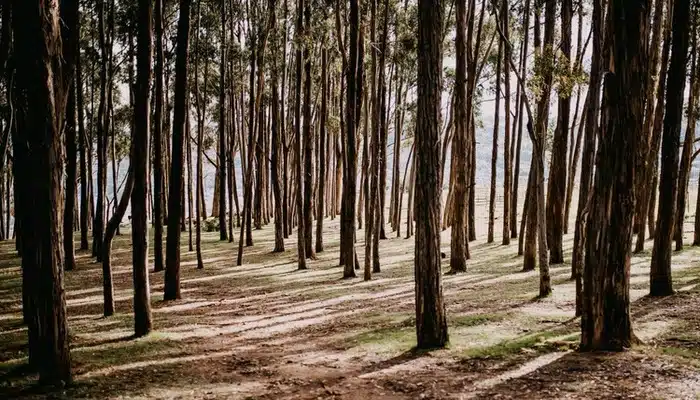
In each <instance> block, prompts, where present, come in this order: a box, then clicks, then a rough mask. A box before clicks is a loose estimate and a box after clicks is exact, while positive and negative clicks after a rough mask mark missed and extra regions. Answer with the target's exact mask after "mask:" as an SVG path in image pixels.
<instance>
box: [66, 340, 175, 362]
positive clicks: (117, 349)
mask: <svg viewBox="0 0 700 400" xmlns="http://www.w3.org/2000/svg"><path fill="white" fill-rule="evenodd" d="M183 346H184V344H182V343H181V342H179V341H174V340H169V339H166V338H165V337H164V336H163V335H161V334H158V333H152V334H150V335H148V336H146V337H143V338H139V339H131V338H125V339H124V340H123V341H116V342H113V343H109V344H107V345H105V347H103V348H99V349H90V350H80V349H74V350H73V353H72V354H73V358H74V360H75V362H76V364H78V365H81V364H83V365H90V366H91V367H97V368H100V367H108V366H113V365H121V364H127V363H130V362H134V361H142V360H148V359H153V358H156V357H159V356H164V355H170V354H172V353H173V352H174V351H177V350H179V349H180V348H182V347H183Z"/></svg>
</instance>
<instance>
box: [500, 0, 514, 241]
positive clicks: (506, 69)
mask: <svg viewBox="0 0 700 400" xmlns="http://www.w3.org/2000/svg"><path fill="white" fill-rule="evenodd" d="M508 11H509V7H508V0H503V2H502V5H501V15H502V16H503V17H502V18H503V22H502V24H503V36H504V39H503V40H504V41H509V40H510V26H509V25H510V22H509V20H510V17H509V13H508ZM503 57H505V59H506V60H510V57H511V56H510V45H507V46H505V49H503ZM503 87H504V89H505V93H504V94H503V101H504V103H505V104H504V112H505V114H506V115H505V126H504V127H503V128H504V133H503V241H502V244H503V245H509V244H510V214H511V209H510V207H511V198H510V196H511V187H512V178H513V177H512V175H511V174H512V168H513V160H511V154H510V146H511V144H510V141H511V138H510V136H511V130H510V128H511V125H510V62H509V61H506V62H504V64H503Z"/></svg>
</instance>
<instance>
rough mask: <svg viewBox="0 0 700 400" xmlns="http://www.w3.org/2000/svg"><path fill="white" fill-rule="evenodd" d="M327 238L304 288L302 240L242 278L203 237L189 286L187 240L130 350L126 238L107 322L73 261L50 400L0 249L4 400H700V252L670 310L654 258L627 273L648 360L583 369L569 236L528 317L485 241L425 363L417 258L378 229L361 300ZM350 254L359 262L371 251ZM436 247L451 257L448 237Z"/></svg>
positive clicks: (527, 287) (95, 292)
mask: <svg viewBox="0 0 700 400" xmlns="http://www.w3.org/2000/svg"><path fill="white" fill-rule="evenodd" d="M690 221H691V218H690V217H689V219H688V223H687V226H686V228H687V230H691V227H690ZM496 222H497V223H496V226H497V228H496V232H500V231H501V228H500V226H501V222H500V221H498V220H497V221H496ZM480 227H481V225H480ZM324 229H325V230H324V232H325V234H324V243H325V251H324V252H322V253H319V254H317V259H316V260H314V261H310V262H309V263H308V266H309V269H308V270H306V271H297V270H296V251H295V248H296V247H295V245H296V236H294V235H293V236H291V237H290V238H289V239H287V240H285V245H286V246H287V251H286V252H284V253H277V254H273V253H271V252H270V250H271V249H272V247H273V239H274V238H273V225H269V226H266V227H264V228H263V230H261V231H254V232H253V234H254V239H255V246H253V247H249V248H246V249H245V252H244V265H243V266H240V267H236V266H235V248H236V247H235V246H234V245H233V244H230V243H224V242H219V241H218V233H216V232H212V233H206V234H204V235H203V243H202V244H203V249H204V250H203V256H204V259H205V268H204V269H203V270H197V269H196V259H195V253H194V252H189V251H188V248H187V233H183V244H184V246H183V247H182V256H183V263H182V271H181V274H182V275H181V278H182V300H179V301H173V302H163V301H162V298H163V295H162V291H163V275H162V273H151V274H150V280H151V291H152V307H153V326H154V333H152V334H150V335H149V336H147V337H145V338H140V339H134V338H133V337H132V333H133V317H132V310H131V307H132V306H131V303H132V289H131V287H132V278H131V245H130V235H129V234H128V233H129V232H128V231H126V230H124V231H125V232H123V233H124V235H123V236H120V237H117V239H116V240H115V243H114V251H113V256H114V262H113V265H114V282H115V300H116V310H117V313H116V315H114V316H112V317H109V318H104V317H102V283H101V282H102V278H101V275H102V270H101V266H100V265H99V264H96V263H94V262H93V261H92V260H91V258H90V257H89V255H88V254H87V253H83V252H79V253H78V254H77V260H78V266H77V269H76V270H75V271H72V272H68V273H66V274H65V277H66V279H65V287H66V298H67V307H68V318H69V321H68V322H69V328H70V338H71V349H72V352H71V356H72V365H73V371H74V382H73V383H72V384H71V385H69V386H68V387H66V388H63V389H60V390H52V391H51V392H48V393H47V392H45V391H44V390H45V389H41V388H39V387H37V386H36V384H35V382H36V376H33V375H31V374H27V372H26V343H27V331H26V328H25V327H23V325H22V323H21V303H20V299H21V294H20V285H21V279H20V270H19V264H20V260H19V259H18V258H17V257H16V256H15V252H14V251H13V249H14V243H12V242H4V243H2V244H0V398H20V397H21V398H44V397H46V396H48V397H53V398H96V399H108V398H113V399H132V398H183V399H184V398H186V399H189V398H234V399H235V398H241V399H369V398H382V399H408V398H421V399H423V398H425V399H469V398H518V399H539V398H557V399H578V398H635V399H659V398H667V399H697V398H700V313H698V310H700V262H698V260H700V248H692V247H686V250H684V251H683V252H680V253H674V256H673V278H674V284H675V288H676V290H677V292H678V293H677V294H676V295H675V296H672V297H668V298H649V297H647V296H646V295H647V293H648V273H649V263H650V258H651V251H650V249H651V247H652V243H651V242H647V246H646V247H647V249H649V250H647V251H646V252H644V253H642V254H640V255H635V256H634V257H633V259H632V271H631V296H632V301H633V302H632V306H631V308H632V312H633V316H634V317H633V318H634V330H635V333H636V335H637V336H638V337H639V338H640V339H641V340H642V341H643V344H642V345H639V346H637V347H635V348H634V349H632V350H629V351H625V352H622V353H598V354H586V353H578V352H577V351H576V348H577V345H578V342H579V324H580V321H579V320H578V319H575V318H573V316H574V283H573V282H572V281H571V280H570V279H569V278H570V275H571V272H570V269H571V266H570V264H569V262H570V253H571V246H572V235H571V234H569V235H567V236H566V241H565V249H566V260H567V263H565V264H562V265H555V266H552V268H551V274H552V283H553V288H554V290H553V294H552V296H551V297H549V298H546V299H543V300H537V299H535V297H536V295H537V291H538V272H537V271H534V272H527V273H523V272H521V268H522V258H521V257H517V256H516V254H517V240H515V241H513V242H512V244H511V245H509V246H501V245H500V244H486V243H485V242H486V240H485V237H479V239H478V240H477V241H475V242H473V243H472V244H471V251H472V259H471V260H470V261H469V266H468V272H467V273H464V274H460V275H450V276H448V275H444V276H443V285H444V296H445V302H446V305H447V315H448V323H449V335H450V345H449V347H448V348H446V349H444V350H436V351H431V352H419V351H415V350H414V349H413V347H414V345H415V327H414V326H415V317H414V315H415V314H414V281H413V245H414V240H413V239H410V240H406V239H404V238H395V234H394V233H392V232H391V231H390V230H389V229H387V236H389V237H390V239H387V240H382V241H381V243H380V254H381V261H382V272H381V273H379V274H375V275H374V276H373V279H372V280H371V281H369V282H364V281H363V280H362V278H361V277H360V276H361V273H359V272H360V271H358V278H355V279H342V278H341V277H342V269H341V268H339V267H338V266H337V264H338V231H339V225H338V219H336V220H333V221H331V220H326V221H325V228H324ZM403 230H405V226H404V227H402V231H403ZM483 232H485V229H481V230H480V233H483ZM691 235H692V232H690V231H688V232H686V237H690V236H691ZM357 237H358V239H359V241H358V251H359V256H360V260H362V259H363V252H364V250H363V240H362V238H363V237H364V234H363V233H359V234H358V235H357ZM497 237H499V238H500V234H497ZM237 239H238V232H236V245H237ZM442 243H443V245H442V246H443V251H445V252H446V253H449V230H447V231H445V232H444V233H443V240H442ZM497 243H500V239H497ZM448 264H449V258H446V259H444V260H443V271H447V269H448V268H449V265H448Z"/></svg>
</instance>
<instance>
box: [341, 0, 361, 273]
mask: <svg viewBox="0 0 700 400" xmlns="http://www.w3.org/2000/svg"><path fill="white" fill-rule="evenodd" d="M358 3H359V0H350V19H349V25H350V34H349V37H350V41H349V44H348V47H349V57H348V59H349V62H348V68H347V72H346V81H347V84H346V88H347V89H346V94H347V104H346V107H345V111H346V118H345V124H346V132H345V149H344V150H345V151H344V162H343V169H344V173H343V198H342V204H341V211H340V213H341V221H340V263H341V264H342V265H344V266H345V267H344V269H343V277H344V278H352V277H355V263H356V257H357V255H356V254H355V201H356V185H357V155H356V151H355V148H356V147H355V146H356V143H355V135H356V134H357V121H358V120H359V118H357V116H358V114H359V110H360V109H361V101H360V99H361V98H362V50H363V47H364V46H363V45H362V33H361V31H360V21H359V4H358ZM337 6H338V7H339V5H337ZM358 103H360V104H358Z"/></svg>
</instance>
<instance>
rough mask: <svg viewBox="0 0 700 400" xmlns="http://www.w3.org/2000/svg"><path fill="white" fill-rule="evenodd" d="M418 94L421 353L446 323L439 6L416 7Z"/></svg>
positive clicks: (430, 1) (422, 3) (425, 2)
mask: <svg viewBox="0 0 700 400" xmlns="http://www.w3.org/2000/svg"><path fill="white" fill-rule="evenodd" d="M418 16H419V18H418V94H417V100H418V103H417V116H416V122H417V126H416V163H417V168H416V170H417V172H418V173H417V176H416V208H415V210H416V219H417V220H418V221H421V223H419V224H418V225H417V226H416V246H415V275H416V333H417V338H418V343H417V347H418V348H420V349H426V348H435V347H444V346H445V345H446V344H447V340H448V336H447V318H446V314H445V303H444V302H443V298H442V282H441V272H440V194H441V192H442V190H441V188H440V186H439V181H440V179H439V177H440V175H441V174H440V168H441V167H440V129H439V126H440V91H441V88H442V86H441V83H442V79H441V75H442V19H443V10H442V5H441V4H440V2H438V1H435V0H419V2H418Z"/></svg>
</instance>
